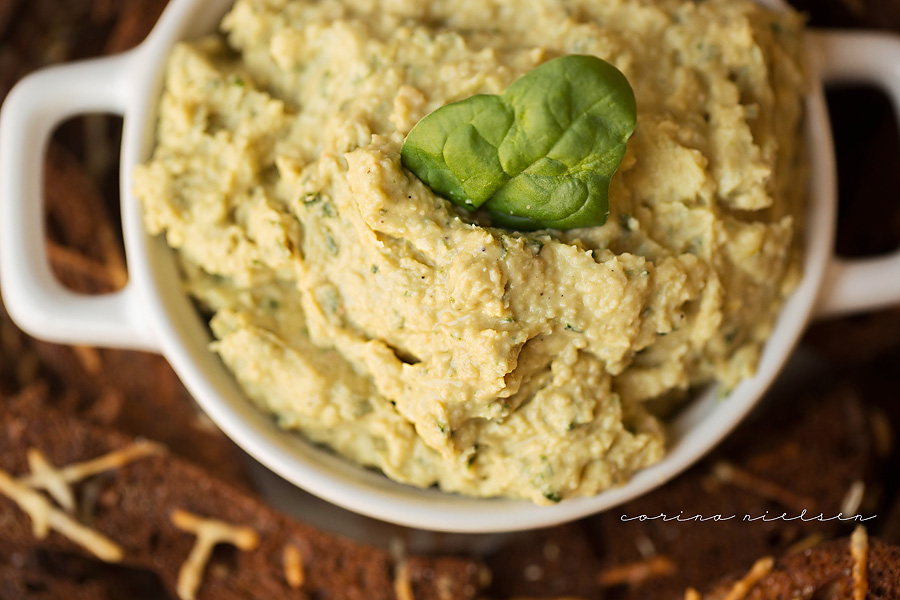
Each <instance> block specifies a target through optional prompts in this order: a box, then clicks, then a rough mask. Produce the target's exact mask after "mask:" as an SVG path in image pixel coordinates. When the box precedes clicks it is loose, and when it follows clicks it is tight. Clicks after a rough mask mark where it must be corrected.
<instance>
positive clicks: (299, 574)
mask: <svg viewBox="0 0 900 600" xmlns="http://www.w3.org/2000/svg"><path fill="white" fill-rule="evenodd" d="M282 559H283V560H284V578H285V580H286V581H287V584H288V585H289V586H290V587H291V588H293V589H295V590H297V589H300V588H301V587H303V582H304V581H305V580H306V572H305V570H304V568H303V555H302V554H300V549H299V548H297V546H295V545H293V544H287V545H286V546H285V547H284V553H283V555H282Z"/></svg>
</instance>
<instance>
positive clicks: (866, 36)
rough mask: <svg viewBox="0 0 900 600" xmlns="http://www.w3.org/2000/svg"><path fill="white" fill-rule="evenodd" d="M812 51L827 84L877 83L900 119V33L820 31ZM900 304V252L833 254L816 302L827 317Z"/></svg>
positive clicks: (819, 312)
mask: <svg viewBox="0 0 900 600" xmlns="http://www.w3.org/2000/svg"><path fill="white" fill-rule="evenodd" d="M807 42H808V50H809V52H810V55H811V57H812V58H813V60H815V61H816V63H817V64H816V67H817V71H818V75H819V77H820V78H821V79H822V81H823V83H825V84H826V85H829V86H833V85H840V84H844V85H847V84H869V85H874V86H875V87H877V88H879V89H880V90H882V91H883V92H885V93H886V94H887V95H888V97H889V98H890V101H891V103H892V104H893V107H894V113H895V114H896V115H897V118H898V119H900V37H898V36H896V35H891V34H880V33H854V32H841V31H828V30H816V31H813V32H810V33H809V34H808V40H807ZM898 303H900V251H896V252H894V253H892V254H889V255H886V256H879V257H875V258H865V259H845V258H840V257H837V256H834V257H832V259H831V261H830V263H829V265H828V268H827V270H826V272H825V277H824V279H823V282H822V289H821V291H820V294H819V298H818V302H817V305H816V316H817V317H827V316H834V315H839V314H844V313H851V312H857V311H860V310H863V309H873V308H879V307H884V306H889V305H892V304H898Z"/></svg>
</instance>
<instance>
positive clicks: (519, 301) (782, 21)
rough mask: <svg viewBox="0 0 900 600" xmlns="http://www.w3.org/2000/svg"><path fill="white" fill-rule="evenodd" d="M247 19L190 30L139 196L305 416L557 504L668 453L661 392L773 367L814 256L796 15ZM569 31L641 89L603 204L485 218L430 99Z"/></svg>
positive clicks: (540, 13) (431, 473)
mask: <svg viewBox="0 0 900 600" xmlns="http://www.w3.org/2000/svg"><path fill="white" fill-rule="evenodd" d="M222 32H223V35H222V36H219V37H212V38H208V39H204V40H201V41H199V42H196V43H191V44H181V45H179V46H177V47H176V48H175V50H174V52H173V54H172V57H171V60H170V63H169V68H168V73H167V79H166V89H165V93H164V96H163V98H162V103H161V108H160V120H159V130H158V141H157V147H156V150H155V152H154V155H153V158H152V160H151V161H150V162H149V163H148V164H146V165H143V166H141V167H139V168H138V170H137V172H136V190H135V191H136V193H137V195H138V196H139V197H140V199H141V200H142V201H143V203H144V205H145V208H146V223H147V227H148V229H149V231H150V232H152V233H154V234H157V233H164V234H165V235H166V239H167V240H168V243H169V244H170V245H171V246H172V247H173V248H176V249H177V251H178V253H179V256H180V258H181V261H182V263H183V268H184V274H185V280H186V282H187V285H188V289H189V291H190V293H191V294H192V295H193V296H194V297H196V298H197V299H198V300H199V302H200V304H201V305H202V307H203V308H204V310H206V311H208V313H209V314H210V315H212V316H211V327H212V330H213V333H214V335H215V337H216V340H217V341H216V342H215V343H214V344H213V348H214V350H215V351H216V352H218V353H219V354H220V355H221V357H222V360H224V362H225V363H226V364H227V365H228V367H229V368H230V369H231V370H232V371H233V372H234V374H235V376H236V377H237V379H238V381H239V382H240V384H241V386H242V387H243V388H244V390H245V391H246V393H247V395H248V396H249V397H250V398H252V399H253V400H254V401H255V402H257V403H258V404H259V405H260V406H261V407H263V408H264V409H265V410H267V411H270V412H271V413H272V414H274V415H275V417H276V418H277V420H278V422H279V423H280V424H281V425H282V426H284V427H288V428H292V429H297V430H299V431H301V432H302V433H303V434H304V435H305V436H306V437H307V438H309V439H311V440H313V441H315V442H320V443H323V444H326V445H328V446H329V447H331V448H333V449H334V450H335V451H337V452H338V453H341V454H343V455H346V456H347V457H349V458H351V459H353V460H355V461H358V462H360V463H362V464H365V465H371V466H374V467H377V468H379V469H381V470H383V471H384V472H385V473H386V474H387V475H388V476H389V477H391V478H393V479H396V480H398V481H402V482H407V483H411V484H414V485H418V486H429V485H433V484H437V485H439V486H440V487H441V488H443V489H445V490H452V491H458V492H462V493H465V494H473V495H483V496H495V495H504V496H513V497H523V498H529V499H531V500H534V501H535V502H550V501H556V500H558V499H560V498H565V497H569V496H572V495H587V494H594V493H596V492H597V491H599V490H602V489H604V488H607V487H609V486H612V485H616V484H618V483H621V482H623V481H624V480H626V479H627V478H628V477H629V476H630V475H631V474H632V473H633V472H634V471H635V470H636V469H640V468H642V467H644V466H647V465H649V464H652V463H653V462H655V461H657V460H659V459H660V457H661V456H662V455H663V453H664V440H663V426H662V424H661V422H660V420H659V419H658V418H657V417H655V416H653V415H652V414H651V412H650V411H649V410H648V409H647V407H648V401H649V400H655V399H670V398H672V397H673V396H676V395H679V394H683V393H684V392H685V391H686V390H687V389H688V388H690V387H692V386H696V385H698V384H701V383H704V382H708V381H711V380H718V381H720V382H721V383H722V385H723V387H724V388H725V389H727V388H728V387H730V386H732V385H734V384H735V383H736V382H737V381H739V380H740V379H741V378H743V377H746V376H747V375H749V374H751V373H752V372H753V370H754V368H755V364H756V362H757V359H758V356H759V353H760V347H761V344H762V343H763V341H764V340H765V339H766V336H767V335H768V333H769V331H770V329H771V326H772V323H773V319H774V316H775V315H776V314H777V311H778V309H779V307H780V304H781V302H782V300H783V298H784V297H785V295H786V294H787V293H788V292H789V291H790V289H791V287H792V286H793V284H794V283H795V282H796V280H797V276H798V268H797V265H798V261H797V257H796V254H797V253H796V251H795V246H796V243H795V242H796V238H797V233H796V223H795V219H794V216H793V215H796V214H798V213H799V212H800V211H801V210H802V208H801V206H802V199H803V189H804V185H805V178H804V169H803V166H802V165H803V158H802V152H801V145H802V136H801V134H800V122H801V113H802V102H801V98H802V93H803V89H802V88H803V78H802V73H801V69H800V67H799V54H800V51H799V48H800V45H801V44H800V22H799V20H798V18H797V17H796V16H795V15H793V14H782V15H781V16H777V15H774V14H770V13H768V12H765V11H763V10H762V9H759V8H758V7H757V6H756V5H755V4H753V3H752V2H750V1H742V0H706V1H704V2H682V1H675V0H672V1H668V0H654V1H651V0H592V1H583V2H577V1H563V0H433V1H429V2H422V1H421V0H353V1H350V0H346V1H339V0H319V1H311V0H310V1H287V0H238V2H237V3H236V4H235V6H234V8H233V10H232V11H231V13H230V14H229V15H228V16H227V17H226V18H225V20H224V21H223V24H222ZM566 53H582V54H583V53H589V54H596V55H598V56H600V57H601V58H604V59H605V60H607V61H609V62H611V63H612V64H614V65H615V66H616V67H618V68H619V69H620V70H621V71H622V72H623V73H625V75H626V76H627V78H628V79H629V81H630V82H631V85H632V87H633V88H634V92H635V96H636V98H637V105H638V122H637V128H636V130H635V133H634V135H633V137H632V138H631V140H630V141H629V143H628V153H627V155H626V158H625V160H624V162H623V163H622V166H621V167H620V169H619V172H618V173H617V175H616V176H615V178H614V179H613V182H612V187H611V191H610V207H611V215H610V219H609V222H608V223H607V224H606V225H605V226H603V227H597V228H590V229H581V230H574V231H570V232H566V233H560V232H556V231H550V232H538V233H530V234H523V233H517V232H513V231H505V230H500V229H492V228H489V227H484V226H481V225H484V222H483V221H480V220H479V219H480V217H473V216H471V215H468V214H461V213H459V212H458V211H457V209H455V208H454V207H453V206H452V205H450V204H449V203H448V202H447V201H445V200H443V199H441V198H439V197H436V196H435V195H434V194H433V193H432V192H431V191H430V190H429V189H428V188H427V187H425V186H424V185H423V184H422V183H421V182H419V181H418V180H417V179H416V178H415V176H413V175H412V174H411V173H409V172H408V171H406V170H404V169H403V168H402V167H401V165H400V153H399V150H400V146H401V144H402V143H403V139H404V136H405V135H406V133H407V132H408V131H409V130H410V128H411V127H412V126H413V125H414V124H415V123H416V122H417V121H418V120H419V119H420V118H421V117H423V116H424V115H425V114H427V113H429V112H430V111H432V110H434V109H436V108H438V107H439V106H442V105H444V104H446V103H448V102H451V101H455V100H460V99H463V98H466V97H468V96H471V95H473V94H477V93H498V92H501V91H502V90H503V89H505V88H506V86H507V85H509V83H511V82H512V81H513V80H515V79H516V78H517V77H519V76H521V75H522V74H524V73H526V72H528V71H529V70H530V69H532V68H534V67H535V66H537V65H539V64H541V63H542V62H544V61H546V60H549V59H550V58H553V57H555V56H558V55H561V54H566ZM476 221H477V224H476Z"/></svg>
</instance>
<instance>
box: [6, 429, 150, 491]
mask: <svg viewBox="0 0 900 600" xmlns="http://www.w3.org/2000/svg"><path fill="white" fill-rule="evenodd" d="M162 449H163V447H162V446H161V445H160V444H157V443H154V442H149V441H146V440H142V441H138V442H135V443H134V444H132V445H130V446H126V447H125V448H121V449H119V450H114V451H112V452H109V453H107V454H104V455H102V456H98V457H97V458H93V459H91V460H86V461H84V462H79V463H74V464H71V465H68V466H66V467H63V468H62V469H59V470H58V471H57V473H58V474H59V476H60V478H61V479H62V480H63V481H65V482H66V483H77V482H79V481H82V480H84V479H87V478H88V477H91V476H92V475H99V474H100V473H104V472H106V471H112V470H114V469H119V468H121V467H124V466H125V465H127V464H128V463H130V462H133V461H135V460H137V459H139V458H143V457H145V456H149V455H151V454H157V453H159V452H161V451H162ZM20 481H21V482H22V483H24V484H25V485H28V486H31V487H39V486H38V484H37V483H36V478H35V476H34V475H30V476H25V477H22V478H21V480H20Z"/></svg>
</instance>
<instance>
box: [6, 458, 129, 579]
mask: <svg viewBox="0 0 900 600" xmlns="http://www.w3.org/2000/svg"><path fill="white" fill-rule="evenodd" d="M0 493H2V494H3V495H5V496H6V497H8V498H9V499H10V500H12V501H13V502H15V503H16V504H18V505H19V508H21V509H22V510H23V511H24V512H25V513H27V514H28V516H29V517H31V521H32V528H33V531H34V535H35V537H37V538H38V539H43V538H44V537H46V536H47V534H48V533H49V530H50V529H53V530H55V531H57V532H59V533H60V534H62V535H64V536H65V537H67V538H69V539H70V540H71V541H73V542H74V543H76V544H78V545H79V546H81V547H83V548H85V549H86V550H88V551H89V552H91V553H93V554H94V555H96V556H97V558H99V559H101V560H104V561H106V562H119V561H121V560H122V556H123V552H122V548H121V547H120V546H119V545H117V544H116V543H115V542H113V541H112V540H110V539H109V538H107V537H105V536H103V535H102V534H100V533H98V532H96V531H94V530H93V529H90V528H88V527H85V526H84V525H82V524H81V523H79V522H78V521H76V520H75V519H73V518H72V517H71V516H69V515H67V514H66V513H64V512H63V511H61V510H59V509H58V508H55V507H54V506H52V505H51V504H50V501H49V500H47V498H45V497H44V496H42V495H41V494H39V493H38V492H36V491H34V490H32V489H30V488H28V487H26V486H25V485H23V484H22V483H19V482H17V481H16V480H15V479H13V478H12V477H11V476H10V475H9V474H8V473H6V472H5V471H3V470H0Z"/></svg>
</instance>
